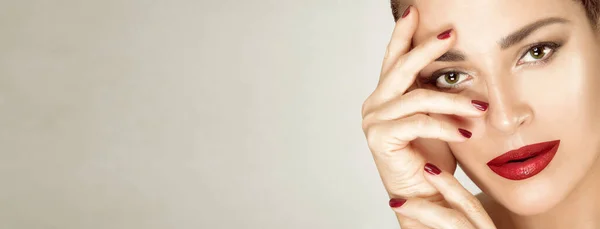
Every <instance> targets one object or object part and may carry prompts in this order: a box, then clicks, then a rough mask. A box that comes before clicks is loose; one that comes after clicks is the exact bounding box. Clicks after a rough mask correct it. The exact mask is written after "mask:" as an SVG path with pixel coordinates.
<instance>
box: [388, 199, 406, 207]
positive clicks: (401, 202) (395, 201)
mask: <svg viewBox="0 0 600 229" xmlns="http://www.w3.org/2000/svg"><path fill="white" fill-rule="evenodd" d="M404 203H406V200H405V199H390V207H392V208H399V207H401V206H402V205H404Z"/></svg>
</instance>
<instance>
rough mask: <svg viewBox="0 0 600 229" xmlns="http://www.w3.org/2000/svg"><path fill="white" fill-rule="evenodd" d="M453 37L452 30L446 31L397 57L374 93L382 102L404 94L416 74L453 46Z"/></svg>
mask: <svg viewBox="0 0 600 229" xmlns="http://www.w3.org/2000/svg"><path fill="white" fill-rule="evenodd" d="M444 34H446V35H448V36H449V37H448V36H443V35H444ZM455 37H456V36H455V35H454V34H453V31H452V30H446V31H444V32H442V33H440V34H439V35H437V36H433V37H431V38H429V39H428V40H427V41H425V42H424V43H422V44H420V45H418V46H417V47H415V48H414V49H413V50H411V51H410V52H408V53H407V54H405V55H403V56H401V57H399V58H398V60H397V61H396V63H395V64H394V66H393V67H391V69H390V71H389V72H388V73H387V75H386V76H384V77H383V78H382V80H381V82H380V84H379V86H378V87H377V88H376V89H375V92H374V93H375V94H377V97H378V98H380V99H382V100H383V101H387V100H389V99H390V98H393V97H395V96H397V95H402V94H404V93H405V92H406V90H407V89H408V88H409V87H410V86H411V85H412V84H413V83H414V81H415V78H416V76H417V73H419V72H420V71H421V70H422V69H423V68H425V66H427V65H429V64H430V63H431V62H433V61H434V60H435V59H437V58H439V57H440V56H441V55H442V54H444V53H445V52H446V51H447V50H448V49H450V47H451V46H452V45H454V42H455V40H456V38H455Z"/></svg>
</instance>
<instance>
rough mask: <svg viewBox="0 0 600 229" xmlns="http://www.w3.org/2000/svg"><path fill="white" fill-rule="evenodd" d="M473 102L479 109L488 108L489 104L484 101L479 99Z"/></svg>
mask: <svg viewBox="0 0 600 229" xmlns="http://www.w3.org/2000/svg"><path fill="white" fill-rule="evenodd" d="M471 104H473V106H474V107H475V108H477V109H479V110H482V111H485V110H487V108H488V106H489V104H488V103H486V102H483V101H479V100H472V101H471Z"/></svg>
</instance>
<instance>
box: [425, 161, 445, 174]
mask: <svg viewBox="0 0 600 229" xmlns="http://www.w3.org/2000/svg"><path fill="white" fill-rule="evenodd" d="M425 171H426V172H427V173H429V174H431V175H439V174H440V173H442V170H440V169H439V168H438V167H437V166H435V165H433V164H431V163H427V164H425Z"/></svg>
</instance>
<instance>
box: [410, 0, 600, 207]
mask: <svg viewBox="0 0 600 229" xmlns="http://www.w3.org/2000/svg"><path fill="white" fill-rule="evenodd" d="M413 5H414V6H415V7H416V8H417V9H418V10H419V27H418V29H417V32H416V34H415V36H414V38H413V45H414V46H416V45H419V44H421V43H422V42H424V41H425V40H426V39H427V38H428V37H431V36H434V35H436V34H437V33H439V32H440V31H443V30H445V29H446V28H450V27H452V28H454V31H455V33H454V34H455V36H456V37H457V43H456V45H455V46H454V47H453V49H452V50H453V51H456V52H458V53H460V54H462V55H463V56H464V60H461V58H446V59H445V60H440V61H436V62H434V63H432V64H430V65H429V66H427V67H426V68H425V69H423V71H421V72H420V74H419V84H420V86H421V87H424V88H429V89H434V90H438V91H445V92H448V93H458V94H462V95H465V96H468V97H470V98H472V99H475V100H481V101H485V102H488V103H489V108H488V111H487V114H486V116H484V117H483V118H462V117H455V116H448V115H432V116H435V117H438V118H443V119H446V120H450V121H452V122H455V123H456V125H458V126H459V127H461V128H463V129H467V130H470V131H471V132H472V133H473V136H472V137H471V139H470V140H468V141H466V142H464V143H450V148H451V149H452V151H453V153H454V155H455V157H456V158H457V160H458V161H459V163H460V165H461V167H462V168H463V169H464V170H465V172H466V173H467V174H468V175H469V176H470V177H471V179H473V180H474V181H475V183H477V185H478V186H479V187H480V188H481V189H482V190H483V191H484V192H486V193H487V194H488V195H491V196H492V197H494V198H495V199H496V200H497V201H498V202H500V203H501V204H502V205H504V206H505V207H507V208H508V209H509V210H511V211H512V212H515V213H517V214H521V215H532V214H537V213H540V212H544V211H547V210H549V209H550V208H552V207H553V206H555V205H556V204H557V203H558V202H560V201H561V200H563V199H564V198H565V197H566V196H567V195H568V194H569V193H570V192H571V191H573V190H574V188H575V187H576V186H578V185H579V184H581V181H582V180H583V179H584V176H585V175H586V174H588V173H590V172H591V169H592V168H593V165H594V164H595V162H596V161H597V158H598V152H599V146H600V144H599V143H600V142H599V141H598V140H599V139H600V134H599V131H598V130H600V129H599V128H600V126H599V125H600V106H599V104H600V42H599V40H597V37H596V35H595V34H594V33H595V32H594V30H593V29H592V28H591V26H590V24H589V21H588V19H587V17H586V14H585V10H584V8H583V6H581V4H579V3H578V2H576V1H572V0H487V1H473V0H451V1H449V0H427V1H416V2H414V3H413ZM539 21H541V23H537V24H535V23H536V22H539ZM528 25H534V26H532V27H529V28H528V29H525V30H522V31H521V32H524V33H521V34H517V35H514V34H515V32H517V31H519V30H521V29H522V28H526V27H527V26H528ZM511 34H513V35H512V36H511ZM448 57H457V55H449V56H448ZM446 71H452V72H454V74H448V73H447V74H446V75H441V77H440V78H437V80H435V79H434V80H431V79H430V80H426V78H427V77H430V76H432V74H433V75H434V76H437V75H438V73H440V72H446ZM554 140H560V144H559V147H558V151H557V153H556V154H555V155H554V157H553V158H552V160H551V161H550V163H549V164H547V166H546V167H545V168H544V169H543V170H541V171H540V172H539V173H537V174H535V175H534V176H531V177H527V178H523V177H520V178H518V179H517V178H515V177H513V178H512V179H510V178H506V177H505V176H502V175H500V174H501V173H502V172H500V173H498V172H494V171H493V170H492V169H491V167H490V166H488V162H490V161H491V160H493V159H494V158H497V157H498V156H500V155H502V154H504V153H506V152H507V151H510V150H514V149H518V148H521V147H523V146H526V145H531V144H535V143H540V142H548V141H554ZM514 163H519V162H514ZM538 164H539V163H538ZM534 166H538V167H539V165H534ZM517 167H518V166H517ZM527 169H530V167H527V168H524V169H523V171H525V170H527ZM507 171H508V172H507ZM507 171H505V172H506V173H509V174H510V173H511V171H510V169H508V170H507ZM523 171H520V172H521V175H523V174H525V175H530V174H528V173H529V172H527V171H525V172H523ZM513 172H514V171H513Z"/></svg>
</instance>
